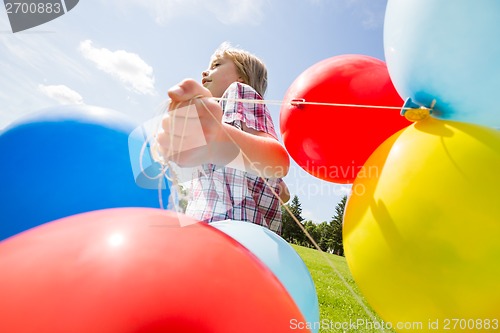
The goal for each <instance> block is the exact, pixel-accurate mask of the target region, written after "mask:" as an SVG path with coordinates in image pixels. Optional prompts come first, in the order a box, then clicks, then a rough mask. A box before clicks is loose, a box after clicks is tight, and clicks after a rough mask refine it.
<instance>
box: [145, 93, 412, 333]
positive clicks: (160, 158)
mask: <svg viewBox="0 0 500 333" xmlns="http://www.w3.org/2000/svg"><path fill="white" fill-rule="evenodd" d="M205 98H209V97H203V96H196V97H194V98H192V99H191V100H189V104H188V107H189V106H191V105H192V103H193V102H194V101H195V100H199V101H200V103H201V104H202V105H203V107H204V108H205V109H206V111H207V113H208V114H209V115H211V116H212V117H213V118H214V120H217V119H216V118H215V116H214V115H213V114H212V112H210V110H209V109H208V107H207V106H206V104H205V103H204V101H203V99H205ZM212 99H214V100H216V101H219V102H220V101H233V102H242V103H254V104H266V105H269V104H272V105H285V104H292V105H298V106H300V105H317V106H337V107H338V106H340V107H356V108H371V109H396V110H402V109H411V108H402V107H394V106H379V105H358V104H340V103H320V102H307V101H303V100H300V101H298V100H294V101H291V102H288V103H285V102H283V101H278V100H260V99H238V98H213V97H212ZM176 109H177V108H175V107H174V108H173V110H171V111H168V109H167V108H165V109H164V110H163V114H164V113H165V111H167V112H175V110H176ZM187 116H188V113H187V112H186V118H185V119H184V121H185V122H184V127H183V132H182V137H183V136H184V134H185V131H186V125H187V124H186V123H187V121H186V120H187ZM175 118H176V117H172V123H171V126H172V127H173V126H175ZM216 123H218V124H219V122H218V121H216ZM220 126H221V129H222V130H223V131H224V132H225V134H226V135H227V137H228V138H229V139H230V140H231V141H232V143H233V144H235V145H236V146H238V144H237V142H236V141H235V140H234V138H232V136H231V135H230V134H229V133H228V132H227V130H226V128H224V126H223V125H222V123H220ZM160 127H161V122H160V123H159V124H158V128H157V131H156V133H158V131H159V130H160ZM170 132H171V133H170V135H171V137H170V139H171V140H170V146H169V147H168V149H167V151H166V152H165V155H166V156H171V153H172V152H174V149H173V148H174V147H173V140H172V137H173V133H172V132H173V131H170ZM182 143H183V141H182V139H181V141H180V143H179V146H180V147H179V148H181V147H182ZM146 146H147V141H146V142H145V145H144V146H143V149H141V162H142V155H143V152H144V150H145V147H146ZM181 151H182V150H181V149H179V152H181ZM151 154H152V156H153V158H154V160H155V161H157V162H158V163H160V165H161V166H162V167H161V170H160V173H159V174H158V175H157V176H156V177H153V178H151V179H159V184H158V191H159V192H158V193H159V194H158V197H159V201H160V207H161V208H162V209H163V201H162V196H161V188H162V185H163V183H162V181H163V177H166V178H167V179H169V180H170V181H172V185H173V187H175V188H178V186H179V180H178V177H177V175H176V174H175V172H174V170H173V169H172V167H171V165H170V163H169V161H168V160H167V159H165V158H163V156H162V155H161V154H160V153H159V144H158V143H157V142H156V140H154V144H153V146H152V147H151ZM241 155H242V157H243V159H244V160H245V161H246V162H247V163H248V165H252V161H251V160H250V158H249V157H248V155H246V153H245V152H244V151H241ZM167 170H168V171H169V172H171V173H172V174H171V178H168V176H167V174H166V172H167ZM141 171H144V169H143V168H142V163H141ZM261 178H262V180H263V181H264V183H265V185H266V186H267V187H268V188H269V189H270V191H271V192H272V194H273V196H275V197H276V198H277V199H278V200H279V202H280V204H281V205H282V207H284V209H285V210H286V211H287V212H288V214H289V215H290V216H291V218H292V219H293V220H294V222H295V223H296V224H297V225H298V226H299V227H300V228H301V230H302V231H303V232H304V234H305V235H306V236H307V238H308V239H309V240H310V241H311V243H312V244H313V246H314V247H315V248H316V249H317V250H318V251H319V252H320V253H321V255H322V256H323V258H324V259H325V260H326V262H327V263H328V265H329V266H330V267H331V268H332V270H333V271H334V272H335V274H336V275H337V277H338V278H339V279H340V280H341V281H342V283H343V285H344V286H345V287H346V288H347V290H348V291H349V292H350V294H351V295H352V297H353V298H354V299H355V300H356V302H357V303H358V304H359V305H360V306H361V308H362V309H363V310H364V312H365V313H366V315H367V316H368V317H369V318H370V319H371V320H372V321H373V322H375V323H378V321H377V318H376V317H375V315H374V314H373V312H372V311H371V310H370V309H369V308H368V307H367V306H366V305H365V304H364V303H363V300H362V298H361V297H360V296H359V295H358V294H357V293H356V292H355V291H354V290H353V289H352V288H351V286H350V285H349V284H348V283H347V281H346V279H345V278H344V277H343V276H342V274H341V273H340V271H339V270H338V269H337V267H336V266H335V265H334V264H333V263H332V261H331V260H330V258H329V257H328V256H327V255H326V253H325V252H324V251H323V250H322V249H321V247H319V245H318V244H317V243H316V241H315V240H314V239H313V238H312V236H311V235H310V234H309V232H308V231H307V230H306V229H305V228H304V226H303V225H302V223H300V221H299V220H298V219H297V218H296V217H295V215H294V214H293V212H292V211H291V210H290V208H289V207H288V206H287V205H286V204H285V202H283V200H282V199H281V198H280V196H279V194H278V193H276V191H275V189H274V188H273V187H272V186H271V185H270V184H269V182H268V181H267V179H266V178H264V177H261ZM176 192H177V191H176V190H174V191H171V195H172V196H173V197H174V201H173V202H174V203H175V202H177V201H176V200H177V199H178V198H177V194H176ZM176 211H177V207H176ZM378 326H379V327H380V331H382V332H385V330H384V329H383V325H378Z"/></svg>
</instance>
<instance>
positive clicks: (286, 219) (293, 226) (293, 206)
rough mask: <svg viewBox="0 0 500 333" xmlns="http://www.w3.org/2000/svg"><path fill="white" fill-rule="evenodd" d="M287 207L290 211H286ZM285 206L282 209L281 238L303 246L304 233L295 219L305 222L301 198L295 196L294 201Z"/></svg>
mask: <svg viewBox="0 0 500 333" xmlns="http://www.w3.org/2000/svg"><path fill="white" fill-rule="evenodd" d="M285 206H286V207H287V208H288V209H286V208H285ZM285 206H283V207H281V211H282V215H281V222H282V225H283V227H282V230H281V237H283V238H284V239H285V240H286V241H287V242H289V243H294V244H302V243H303V241H304V239H305V237H304V232H303V231H302V229H301V228H300V226H298V225H297V222H295V219H296V220H297V221H299V222H301V223H302V220H303V218H302V216H301V214H302V208H301V204H300V201H299V197H297V196H296V195H295V196H294V197H293V199H292V201H291V202H290V203H289V204H286V205H285ZM288 210H290V212H291V214H290V213H289V212H288ZM294 218H295V219H294Z"/></svg>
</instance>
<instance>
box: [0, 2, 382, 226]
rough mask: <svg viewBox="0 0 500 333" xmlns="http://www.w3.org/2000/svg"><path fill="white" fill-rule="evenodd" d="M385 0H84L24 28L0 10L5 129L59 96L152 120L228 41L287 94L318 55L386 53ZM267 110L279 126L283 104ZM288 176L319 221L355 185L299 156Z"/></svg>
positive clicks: (272, 88) (305, 211)
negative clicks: (322, 176) (326, 175)
mask: <svg viewBox="0 0 500 333" xmlns="http://www.w3.org/2000/svg"><path fill="white" fill-rule="evenodd" d="M386 2H387V0H272V1H271V0H147V1H145V0H81V1H80V2H79V3H78V5H77V6H76V7H75V8H73V9H72V10H71V11H69V12H67V13H66V14H65V15H63V16H61V17H59V18H57V19H55V20H53V21H50V22H47V23H45V24H43V25H40V26H38V27H34V28H32V29H29V30H26V31H23V32H18V33H12V31H11V28H10V25H9V20H8V17H7V14H6V11H5V10H3V8H0V106H1V107H0V129H1V128H4V127H5V126H7V125H8V124H9V123H10V122H12V121H14V120H16V119H18V118H21V117H23V116H25V115H26V114H29V113H31V112H35V111H38V110H40V109H44V108H50V107H56V106H59V105H61V104H86V105H95V106H100V107H105V108H110V109H114V110H116V111H119V112H122V113H124V114H126V115H128V116H130V117H131V118H133V119H134V120H136V121H138V122H142V121H146V120H148V119H150V118H152V117H154V116H155V115H156V114H157V113H158V110H159V108H160V106H161V105H162V104H163V102H164V101H165V100H166V99H167V95H166V92H167V90H168V89H169V88H170V87H172V86H174V85H175V84H176V83H178V82H179V81H181V80H183V79H185V78H194V79H200V78H201V72H202V71H203V70H204V69H206V67H207V66H208V63H209V59H210V56H211V55H212V53H213V51H214V50H215V49H216V48H217V46H219V45H220V44H221V43H222V42H225V41H229V42H230V43H231V44H233V45H234V46H237V47H240V48H243V49H246V50H248V51H250V52H252V53H253V54H255V55H257V56H258V57H259V58H261V59H262V60H263V61H264V62H265V63H266V66H267V68H268V72H269V77H268V81H269V85H268V90H267V93H266V95H265V98H266V99H270V100H282V99H283V97H284V95H285V92H286V90H287V89H288V87H289V86H290V85H291V84H292V83H293V81H294V80H295V79H296V78H297V77H298V76H299V75H300V74H301V73H302V72H303V71H304V70H306V69H307V68H308V67H310V66H312V65H314V64H315V63H317V62H319V61H321V60H324V59H327V58H330V57H333V56H337V55H343V54H363V55H369V56H372V57H375V58H378V59H381V60H384V46H383V24H384V13H385V7H386ZM269 109H270V111H271V116H272V118H273V120H274V124H275V127H276V128H277V129H279V112H280V107H279V106H276V105H270V106H269ZM346 126H349V124H346ZM280 140H281V137H280ZM285 182H286V183H287V185H288V187H289V189H290V192H291V194H292V196H293V195H297V196H298V198H299V200H300V202H301V204H302V217H303V218H304V219H305V220H312V221H314V222H316V223H320V222H322V221H330V220H331V218H332V216H333V215H334V213H335V206H336V204H337V203H338V202H339V201H340V199H341V198H342V196H343V195H345V194H348V193H349V190H350V186H349V185H340V184H334V183H329V182H326V181H323V180H319V179H316V178H314V177H313V176H310V175H309V174H307V173H306V172H305V171H303V170H302V169H301V168H300V167H298V166H297V165H296V164H295V163H294V162H293V161H292V167H291V169H290V172H289V174H288V175H287V176H286V177H285Z"/></svg>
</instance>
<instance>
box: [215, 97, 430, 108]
mask: <svg viewBox="0 0 500 333" xmlns="http://www.w3.org/2000/svg"><path fill="white" fill-rule="evenodd" d="M211 98H213V99H214V100H216V101H218V102H220V101H227V102H239V103H250V104H266V105H278V106H282V105H287V104H289V105H293V106H301V105H316V106H336V107H347V108H366V109H389V110H410V109H413V108H411V107H401V106H384V105H365V104H345V103H323V102H308V101H306V100H305V99H292V100H291V101H289V102H285V101H280V100H270V99H244V98H217V97H211ZM421 108H422V109H426V110H431V108H426V107H421Z"/></svg>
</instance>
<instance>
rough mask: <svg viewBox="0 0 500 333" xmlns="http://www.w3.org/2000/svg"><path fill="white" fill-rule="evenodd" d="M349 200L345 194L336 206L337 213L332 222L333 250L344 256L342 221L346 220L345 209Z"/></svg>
mask: <svg viewBox="0 0 500 333" xmlns="http://www.w3.org/2000/svg"><path fill="white" fill-rule="evenodd" d="M346 202H347V195H344V196H343V197H342V199H341V200H340V202H339V203H338V204H337V206H336V207H335V215H334V216H333V218H332V221H331V222H330V225H331V228H332V244H331V245H332V250H333V253H335V254H337V255H339V256H343V255H344V244H343V239H342V223H343V221H344V210H345V205H346Z"/></svg>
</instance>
